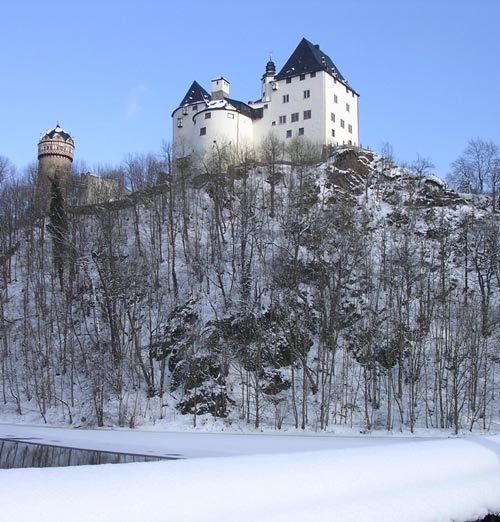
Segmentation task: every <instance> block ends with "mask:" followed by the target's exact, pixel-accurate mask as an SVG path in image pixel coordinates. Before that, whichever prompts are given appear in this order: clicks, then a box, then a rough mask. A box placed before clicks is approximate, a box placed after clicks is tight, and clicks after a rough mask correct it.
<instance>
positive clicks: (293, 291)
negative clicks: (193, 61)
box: [0, 148, 500, 430]
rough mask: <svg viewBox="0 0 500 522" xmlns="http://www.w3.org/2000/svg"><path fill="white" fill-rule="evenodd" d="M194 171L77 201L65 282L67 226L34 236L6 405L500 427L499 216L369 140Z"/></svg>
mask: <svg viewBox="0 0 500 522" xmlns="http://www.w3.org/2000/svg"><path fill="white" fill-rule="evenodd" d="M219 159H220V158H219ZM196 181H197V182H196V184H195V185H196V186H195V187H194V186H192V185H189V184H188V183H187V182H186V180H185V179H172V180H170V182H169V183H168V184H167V185H165V186H164V187H163V188H162V191H161V193H157V194H155V193H154V191H153V192H152V193H149V192H148V194H147V195H146V196H147V197H146V196H144V197H141V198H138V199H137V202H136V203H135V204H134V205H133V206H131V207H126V208H119V206H111V205H110V206H108V207H106V206H101V207H100V209H99V211H98V213H96V214H93V215H92V214H89V215H84V214H83V213H80V214H78V213H77V214H73V215H71V216H70V217H69V218H68V219H69V221H70V222H69V224H68V227H67V230H68V236H67V242H66V245H65V246H64V248H63V250H64V251H63V252H62V254H61V253H59V255H58V256H57V257H58V259H60V258H61V255H62V257H63V259H64V273H63V276H62V279H60V278H59V275H60V274H57V273H56V272H57V271H56V269H55V267H54V263H53V256H52V252H51V249H52V240H51V238H50V235H48V234H45V233H43V228H42V229H33V230H27V231H24V232H23V233H24V235H25V240H24V241H23V243H22V244H21V246H20V248H19V249H18V250H17V251H16V252H15V253H14V254H13V256H14V258H15V262H13V263H12V267H11V268H10V270H9V271H8V273H5V275H4V277H5V278H6V281H7V283H8V284H6V286H5V291H4V292H3V294H2V307H1V308H0V313H1V314H2V316H1V317H2V323H1V324H2V325H3V326H2V328H3V332H6V333H5V334H4V338H3V339H4V340H3V343H4V349H3V352H2V353H3V355H2V365H3V366H2V385H3V397H2V398H3V401H4V403H5V404H7V405H10V406H12V408H14V409H17V411H18V412H20V413H25V412H27V411H29V410H31V411H32V410H33V409H36V410H37V411H38V413H39V414H40V415H42V416H45V417H48V418H50V419H54V420H62V419H65V420H66V421H68V420H71V421H72V422H74V421H75V420H78V422H81V419H82V418H84V419H85V422H87V423H97V424H107V423H119V424H128V425H135V424H138V423H144V422H154V421H156V420H158V419H160V418H165V417H166V418H171V417H172V415H173V412H180V413H181V414H184V415H185V417H184V418H185V419H188V421H189V422H194V423H196V422H198V421H199V419H200V417H201V418H202V419H203V420H204V421H207V419H209V418H213V417H217V418H223V419H225V422H231V423H238V422H240V423H241V422H244V423H248V424H251V425H254V426H260V425H267V426H275V427H278V428H279V427H281V426H283V425H292V426H297V427H302V428H306V427H312V428H315V429H329V428H332V427H334V426H338V425H347V426H350V427H352V426H359V427H362V428H368V429H372V428H389V429H392V428H398V429H399V428H409V429H414V428H416V427H437V428H448V429H453V430H458V429H461V428H470V427H473V428H482V429H484V428H486V429H489V428H491V427H494V426H495V425H496V422H497V412H498V404H497V399H496V396H497V395H498V393H496V390H495V386H496V385H495V378H496V377H498V376H497V375H496V374H497V364H498V361H499V354H498V350H497V336H498V329H499V326H498V324H499V323H498V317H499V314H498V299H497V293H498V285H499V276H500V271H499V266H498V260H497V257H498V248H497V247H498V239H497V237H498V223H497V220H496V217H495V216H492V215H491V214H490V213H488V212H487V211H485V210H482V209H480V208H478V207H476V206H474V205H473V204H471V203H470V202H467V201H465V200H464V199H463V198H462V197H460V195H458V194H456V193H455V192H454V191H452V190H451V189H449V188H448V187H447V186H446V185H445V184H444V183H443V182H442V181H440V180H439V179H438V178H436V177H434V176H428V177H425V176H418V175H416V174H415V173H413V172H411V171H410V170H408V169H401V168H398V167H397V166H395V165H393V164H391V163H390V162H388V161H386V160H384V159H383V158H381V157H380V156H377V155H376V154H374V153H373V152H370V151H365V150H361V149H349V148H343V149H338V150H336V151H335V152H334V154H333V155H332V157H330V158H329V159H328V160H327V161H326V162H325V163H322V164H317V165H307V164H305V163H304V162H302V164H300V165H299V164H297V165H294V166H292V165H283V164H275V165H270V166H261V167H253V166H252V165H248V166H246V167H243V166H241V167H240V168H238V169H234V168H230V167H229V166H228V165H227V164H226V163H225V162H224V161H219V162H213V164H211V165H210V166H209V167H207V172H205V173H204V174H203V175H202V176H200V177H199V178H198V179H197V180H196ZM61 282H62V284H60V283H61ZM10 406H9V407H10ZM6 408H7V406H6Z"/></svg>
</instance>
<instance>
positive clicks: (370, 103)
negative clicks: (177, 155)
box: [0, 0, 500, 177]
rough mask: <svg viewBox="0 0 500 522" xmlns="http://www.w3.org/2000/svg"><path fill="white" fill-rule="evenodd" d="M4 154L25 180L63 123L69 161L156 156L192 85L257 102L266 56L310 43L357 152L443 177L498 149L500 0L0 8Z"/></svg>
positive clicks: (134, 2)
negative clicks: (354, 127)
mask: <svg viewBox="0 0 500 522" xmlns="http://www.w3.org/2000/svg"><path fill="white" fill-rule="evenodd" d="M0 14H1V18H2V24H1V30H0V66H1V76H0V78H1V81H0V123H1V131H0V155H4V156H7V157H8V158H9V159H10V160H11V161H12V162H13V163H14V164H15V165H16V166H17V167H18V168H19V169H22V168H23V167H25V166H26V165H28V164H29V163H31V162H32V161H34V160H35V159H36V146H37V142H38V140H39V138H40V135H41V133H42V132H44V131H45V130H47V129H49V128H52V127H54V126H55V124H56V122H57V121H59V122H60V124H61V126H62V127H63V128H64V129H65V130H67V131H68V132H70V133H71V134H72V136H73V137H74V139H75V143H76V151H75V159H77V160H84V161H86V162H87V163H88V164H89V165H90V166H91V167H94V168H95V167H96V166H97V165H117V164H119V163H120V162H121V161H122V160H123V159H124V157H125V156H126V155H128V154H134V153H145V152H159V151H160V149H161V144H162V141H167V142H168V141H170V140H171V136H172V121H171V113H172V111H173V110H174V109H175V108H176V107H177V105H178V104H179V103H180V101H181V100H182V98H183V96H184V94H185V92H186V91H187V89H188V87H189V86H190V84H191V82H192V81H193V80H194V79H196V80H197V81H198V82H199V83H201V85H203V86H204V87H205V88H206V89H207V90H210V80H211V79H212V78H214V77H217V76H224V77H225V78H227V79H228V80H229V81H230V82H231V97H233V98H236V99H240V100H242V101H249V100H255V99H257V98H258V97H259V94H260V78H261V76H262V74H263V72H264V67H265V64H266V62H267V60H268V59H269V52H270V51H272V53H273V59H274V61H275V62H276V65H277V67H278V69H279V68H281V66H282V65H283V64H284V62H285V61H286V59H287V58H288V57H289V56H290V54H291V53H292V52H293V50H294V49H295V47H296V46H297V44H298V43H299V41H300V40H301V38H302V37H306V38H307V39H308V40H310V41H312V42H313V43H317V44H320V46H321V48H322V49H323V50H324V51H325V52H326V53H327V54H328V55H329V56H330V57H331V58H332V60H333V61H334V63H335V64H336V65H337V67H338V68H339V70H340V71H341V73H342V74H343V75H344V77H346V78H347V80H348V81H349V83H350V85H351V86H352V87H353V88H354V89H355V90H356V91H357V92H359V93H360V95H361V98H360V141H361V144H362V145H363V146H369V147H370V148H372V149H375V150H378V149H380V147H381V145H382V144H383V143H385V142H388V143H390V144H391V145H392V147H393V149H394V153H395V157H396V158H397V159H398V160H403V161H412V160H414V159H415V158H416V156H417V154H420V155H421V156H423V157H428V158H430V159H431V160H432V161H433V162H434V163H435V165H436V173H437V174H438V175H439V176H442V177H443V176H445V175H446V174H447V173H448V171H449V166H450V163H451V162H452V161H453V160H454V159H455V158H456V157H457V156H458V155H460V153H461V152H462V151H463V149H464V148H465V146H466V144H467V142H468V140H469V139H471V138H474V137H481V138H484V139H491V140H493V141H495V142H496V143H498V144H500V37H499V34H498V32H499V23H500V0H474V1H473V0H467V1H466V0H343V1H341V0H323V1H320V0H301V1H298V0H289V1H278V0H268V1H267V2H266V1H263V0H253V1H244V2H239V1H238V0H233V1H229V0H212V1H203V2H202V1H199V0H191V1H185V2H183V1H179V0H170V1H168V0H66V1H61V2H57V1H52V2H43V1H40V0H36V1H35V0H17V1H16V0H14V1H5V2H2V6H1V8H0Z"/></svg>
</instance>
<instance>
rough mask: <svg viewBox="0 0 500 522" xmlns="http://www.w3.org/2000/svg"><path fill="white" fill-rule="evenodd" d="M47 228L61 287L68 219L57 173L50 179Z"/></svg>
mask: <svg viewBox="0 0 500 522" xmlns="http://www.w3.org/2000/svg"><path fill="white" fill-rule="evenodd" d="M47 229H48V231H49V233H50V234H51V236H52V240H53V259H54V269H55V270H56V272H57V275H58V277H59V283H60V285H61V289H62V286H63V275H64V253H65V249H66V234H67V229H68V220H67V216H66V210H65V202H64V196H63V194H62V191H61V186H60V183H59V178H58V176H57V175H56V176H54V178H52V179H51V186H50V210H49V225H48V227H47Z"/></svg>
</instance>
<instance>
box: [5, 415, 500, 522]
mask: <svg viewBox="0 0 500 522" xmlns="http://www.w3.org/2000/svg"><path fill="white" fill-rule="evenodd" d="M6 436H9V437H18V438H24V439H31V440H33V439H39V440H38V442H42V441H43V442H49V443H52V444H58V445H69V446H74V447H79V448H92V449H108V450H109V449H113V450H117V451H128V452H135V453H143V454H159V455H161V454H172V453H178V454H182V455H183V456H184V457H219V458H203V459H202V458H190V459H186V460H175V461H163V462H153V463H139V464H121V465H103V466H80V467H74V468H48V469H17V470H3V471H0V520H1V521H4V520H5V521H9V522H28V521H29V522H32V521H33V520H37V521H42V522H56V521H64V522H94V521H95V522H139V521H147V522H165V521H175V522H188V521H189V522H197V521H200V522H201V521H204V522H205V521H206V522H212V521H213V522H215V521H217V522H224V521H228V522H229V521H231V522H234V521H238V522H250V521H252V522H271V521H272V522H281V521H286V522H294V521H297V522H298V521H300V522H308V521H311V522H323V521H325V522H326V521H328V522H336V521H339V522H340V521H342V522H350V521H353V522H354V521H356V522H359V520H370V521H372V522H378V521H380V522H382V521H383V522H441V521H443V522H445V521H450V522H451V521H452V520H453V521H454V522H466V521H472V520H476V519H478V518H482V517H483V516H485V515H486V514H487V513H494V512H496V513H498V512H500V437H498V436H497V437H470V438H468V439H452V440H428V439H427V440H422V439H421V440H419V441H415V440H414V439H409V438H406V439H401V438H366V437H362V438H352V437H331V436H306V437H301V436H290V435H285V436H283V435H257V434H252V435H242V434H210V433H163V432H148V431H138V430H134V431H125V430H81V429H67V428H50V427H40V426H26V425H23V426H18V425H7V424H3V425H0V437H6ZM33 441H35V440H33ZM402 442H403V443H402ZM223 455H233V456H231V457H229V456H223Z"/></svg>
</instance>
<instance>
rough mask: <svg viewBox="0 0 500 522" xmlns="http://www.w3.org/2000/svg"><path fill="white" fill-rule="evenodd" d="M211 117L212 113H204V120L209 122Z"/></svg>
mask: <svg viewBox="0 0 500 522" xmlns="http://www.w3.org/2000/svg"><path fill="white" fill-rule="evenodd" d="M211 117H212V113H211V112H206V113H205V119H206V120H209V119H210V118H211Z"/></svg>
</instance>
